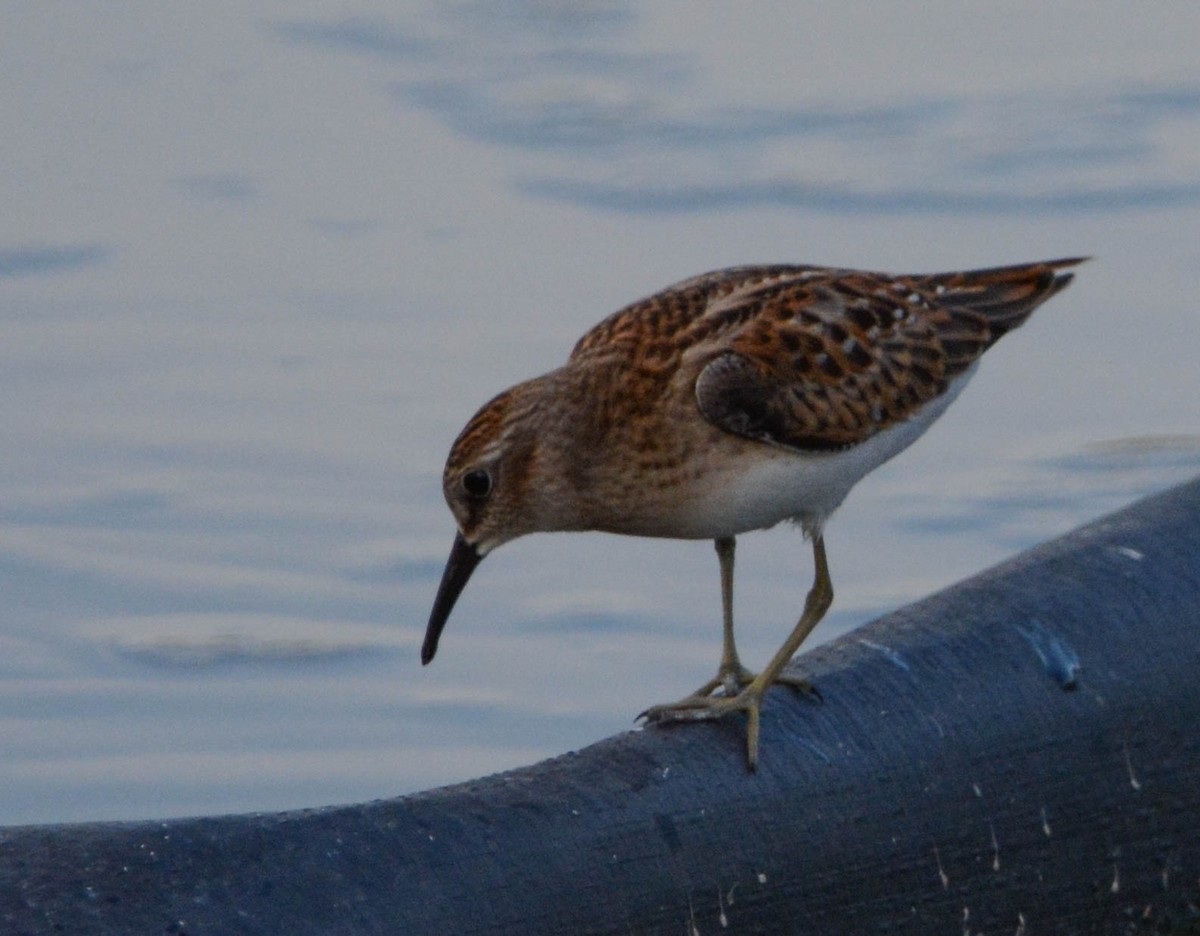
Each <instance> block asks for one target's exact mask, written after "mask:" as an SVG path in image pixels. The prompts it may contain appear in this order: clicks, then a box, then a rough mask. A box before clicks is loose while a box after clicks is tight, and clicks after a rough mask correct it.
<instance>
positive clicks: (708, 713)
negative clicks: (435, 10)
mask: <svg viewBox="0 0 1200 936" xmlns="http://www.w3.org/2000/svg"><path fill="white" fill-rule="evenodd" d="M716 543H717V556H718V557H719V559H720V561H721V597H722V604H723V609H724V613H725V639H724V649H723V651H722V653H721V665H720V667H719V669H718V670H717V675H716V677H715V678H713V679H711V680H709V681H708V682H707V683H705V684H704V685H703V686H701V687H700V689H698V690H697V691H696V692H694V693H692V694H691V695H689V696H687V697H685V698H683V699H680V700H679V701H678V702H672V703H668V704H666V705H655V706H652V707H651V708H649V709H647V710H646V711H645V712H643V713H642V714H641V716H640V717H642V718H645V719H646V721H648V722H663V721H700V720H710V719H714V718H723V717H724V716H726V715H728V714H730V713H731V712H745V713H746V718H747V725H746V760H747V763H748V764H749V766H750V769H751V770H753V769H754V768H755V767H756V766H757V765H758V729H759V708H760V706H761V705H762V699H763V696H764V695H765V694H766V691H767V690H768V689H769V688H770V687H771V686H772V685H774V684H775V683H776V682H783V683H787V684H789V685H792V686H795V687H796V688H799V689H805V690H810V691H811V687H810V686H809V685H808V683H807V682H805V681H804V680H803V679H799V678H796V677H792V676H788V675H785V674H784V673H783V668H784V667H785V666H787V664H788V661H790V660H791V658H792V657H793V656H795V654H796V651H797V650H798V649H799V648H800V645H801V644H802V643H804V640H805V638H807V637H808V635H809V634H810V633H812V629H813V628H814V627H816V626H817V624H818V623H819V622H820V620H821V618H823V617H824V616H825V612H826V611H828V610H829V606H830V605H831V604H832V603H833V582H832V580H831V579H830V577H829V565H828V563H827V562H826V559H825V541H824V539H823V538H822V537H821V536H814V537H813V541H812V543H813V562H814V565H815V573H814V577H813V584H812V588H811V589H809V592H808V597H807V598H806V599H805V601H804V613H803V614H801V615H800V620H799V621H797V622H796V626H795V627H794V628H793V629H792V632H791V634H789V635H788V639H787V640H785V641H784V642H783V646H781V647H780V648H779V649H778V650H777V651H776V652H775V655H774V656H773V657H772V658H771V662H770V663H768V664H767V668H766V669H764V670H763V671H762V672H761V673H759V674H758V675H757V676H755V675H754V674H753V673H751V672H750V671H749V670H747V669H746V668H745V667H743V666H742V664H741V663H740V662H739V661H738V656H737V649H736V647H735V645H734V640H733V548H734V541H733V537H729V538H727V539H719V540H717V541H716ZM718 686H719V687H722V689H723V691H724V693H725V694H724V695H719V696H718V695H713V692H715V691H716V689H717V687H718ZM739 690H740V691H739ZM735 693H736V694H735Z"/></svg>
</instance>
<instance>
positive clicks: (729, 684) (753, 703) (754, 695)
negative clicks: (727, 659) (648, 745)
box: [638, 664, 821, 770]
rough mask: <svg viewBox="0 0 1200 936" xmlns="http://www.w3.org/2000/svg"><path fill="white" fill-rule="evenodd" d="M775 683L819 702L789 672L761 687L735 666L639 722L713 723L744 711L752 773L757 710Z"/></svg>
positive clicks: (755, 763)
mask: <svg viewBox="0 0 1200 936" xmlns="http://www.w3.org/2000/svg"><path fill="white" fill-rule="evenodd" d="M775 683H782V684H784V685H785V686H789V687H790V688H792V689H794V690H796V691H797V692H803V693H805V694H808V695H812V696H813V697H815V698H816V699H817V700H818V701H820V700H821V694H820V692H818V691H817V689H816V687H815V686H813V685H812V683H810V682H809V681H808V680H807V679H803V678H801V677H799V676H794V675H792V674H790V673H780V674H779V676H777V677H776V678H775V680H774V681H773V682H772V683H771V684H764V683H763V682H762V680H761V678H760V677H758V676H756V675H755V674H754V673H752V672H750V671H749V670H748V669H746V668H745V667H743V666H741V665H740V664H739V665H738V666H736V667H728V668H726V667H722V669H721V671H720V672H718V673H717V675H716V676H715V677H714V678H712V679H710V680H709V681H708V682H706V683H705V684H704V685H703V686H701V687H700V688H699V689H697V690H696V691H695V692H693V693H692V694H691V695H688V696H684V697H683V698H682V699H680V700H679V701H678V702H668V703H665V704H663V705H652V706H650V708H648V709H646V711H644V712H642V713H641V714H640V715H639V716H638V719H640V720H644V721H645V722H646V724H648V725H658V724H668V723H679V722H691V721H715V720H717V719H718V718H725V717H726V716H727V715H730V714H732V713H734V712H745V713H746V722H747V724H746V762H747V765H748V766H749V768H750V769H751V770H754V769H755V768H756V767H757V766H758V725H759V710H760V708H761V706H762V699H763V695H764V693H765V692H766V691H767V689H769V688H770V685H774V684H775ZM718 689H719V690H721V693H720V694H719V695H718V694H716V693H717V690H718Z"/></svg>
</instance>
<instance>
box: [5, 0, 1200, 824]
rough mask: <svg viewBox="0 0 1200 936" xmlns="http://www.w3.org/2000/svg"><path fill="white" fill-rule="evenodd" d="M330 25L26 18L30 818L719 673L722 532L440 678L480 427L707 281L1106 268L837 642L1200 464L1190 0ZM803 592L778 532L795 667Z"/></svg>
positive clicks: (950, 462)
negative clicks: (601, 338) (592, 329)
mask: <svg viewBox="0 0 1200 936" xmlns="http://www.w3.org/2000/svg"><path fill="white" fill-rule="evenodd" d="M320 6H321V5H320V4H317V5H306V6H305V9H306V10H308V11H309V13H307V14H306V15H297V14H296V12H295V10H296V9H297V7H296V6H295V5H293V4H288V3H283V2H261V3H257V4H250V5H247V4H244V3H231V2H208V3H182V2H175V3H163V2H161V0H153V2H151V0H142V2H127V3H124V4H121V5H120V7H119V8H115V7H112V6H111V5H108V4H70V5H63V4H44V3H43V4H11V5H9V9H8V10H7V11H6V13H5V17H4V18H5V24H4V29H3V31H2V32H0V108H2V110H0V113H2V114H3V118H4V120H3V123H4V126H5V127H6V128H7V130H6V132H5V133H4V134H3V135H2V136H0V165H3V166H4V167H5V170H4V172H3V173H2V174H0V204H3V205H4V210H3V212H2V213H0V330H2V340H0V355H2V366H0V433H2V434H0V438H2V439H3V445H2V446H0V589H2V592H0V593H2V595H3V601H2V602H0V605H2V608H0V790H3V791H4V794H3V796H2V797H0V823H15V822H45V821H55V820H76V819H91V818H118V817H121V818H124V817H163V816H169V815H181V814H195V813H213V812H228V811H248V810H276V809H282V808H288V807H297V806H314V805H323V804H327V803H334V802H348V801H354V800H360V799H368V798H374V797H383V796H391V795H395V794H399V793H403V792H408V791H412V790H416V789H419V788H423V787H427V786H430V785H434V784H440V783H445V782H449V781H453V780H458V779H464V778H468V777H471V776H475V775H478V774H481V773H486V772H490V771H494V770H497V769H500V768H506V767H511V766H515V765H519V764H523V763H528V762H531V761H533V760H536V759H538V758H541V757H544V756H549V755H552V754H555V753H559V752H562V751H564V750H568V749H570V748H573V747H579V746H582V745H585V744H587V743H589V742H590V741H593V740H596V739H598V738H601V737H604V736H606V735H608V734H611V733H613V732H616V731H620V730H623V729H625V728H627V727H628V726H629V725H630V724H631V720H632V718H633V716H634V714H635V713H636V712H638V711H640V710H641V709H643V708H645V707H646V706H647V705H649V704H652V703H655V702H661V701H665V700H667V699H670V698H674V697H676V696H678V695H681V694H683V693H684V692H685V691H687V690H689V689H691V688H692V687H693V686H694V685H695V684H697V683H699V682H701V681H703V680H704V679H705V678H707V677H708V675H709V674H710V671H711V669H712V668H713V666H714V665H715V663H716V658H717V654H718V650H719V626H718V591H717V575H716V560H715V558H714V557H713V555H712V549H711V546H710V545H708V544H703V543H671V542H655V541H639V540H627V539H618V538H615V537H607V536H601V535H575V536H560V537H552V536H546V537H540V538H539V537H535V538H531V539H528V540H524V541H520V542H518V543H516V544H513V545H510V546H508V547H506V548H505V549H504V550H502V551H500V552H499V553H497V554H496V555H495V556H493V557H492V558H490V559H489V560H488V562H487V563H486V564H484V565H483V566H482V567H481V569H480V571H479V572H478V574H477V575H476V577H475V579H474V581H473V582H472V583H471V586H470V588H469V589H468V591H467V593H466V595H465V596H464V598H463V600H462V601H461V603H460V604H459V607H458V609H457V610H456V612H455V615H454V618H453V619H452V620H451V622H450V626H449V628H448V629H447V632H446V635H445V638H444V639H443V642H442V649H441V652H440V653H439V656H438V659H437V661H436V663H434V664H433V665H432V666H430V667H428V668H425V669H422V667H421V666H420V664H419V662H418V658H417V648H418V646H419V643H420V639H421V635H422V631H423V627H424V622H425V617H426V615H427V613H428V608H429V604H430V601H431V599H432V595H433V591H434V589H435V587H436V583H437V578H438V576H439V574H440V571H441V564H442V562H443V560H444V558H445V554H446V551H447V550H448V548H449V545H450V540H451V537H452V533H453V528H452V525H451V520H450V516H449V513H448V512H447V510H446V509H445V506H444V505H443V503H442V501H441V491H440V472H441V464H442V460H443V458H444V456H445V452H446V450H447V448H448V446H449V443H450V442H451V440H452V439H453V437H454V436H455V434H456V433H457V432H458V430H459V428H460V426H461V424H462V423H463V421H465V419H466V418H467V417H468V416H469V415H470V414H471V412H473V411H474V409H475V407H476V406H477V405H478V404H480V403H481V402H482V401H483V400H485V399H486V398H488V397H489V396H491V395H492V394H493V393H495V392H496V391H498V390H500V389H501V388H503V387H504V386H507V385H508V384H510V383H512V382H514V381H516V380H518V379H521V378H524V377H528V376H531V375H533V374H536V373H539V372H541V371H544V370H546V369H548V368H550V367H551V366H554V365H556V364H557V363H559V362H560V361H561V360H562V359H563V358H564V357H565V355H566V353H567V352H568V350H569V348H570V346H571V344H572V342H573V341H574V339H575V338H576V337H577V336H578V335H579V334H580V333H581V332H582V331H583V330H584V329H585V328H586V327H588V326H589V325H590V324H592V323H593V322H594V321H596V320H597V319H599V318H600V317H602V316H603V315H605V314H607V313H608V312H610V311H612V310H613V309H615V308H617V307H618V306H620V305H623V304H625V303H626V302H628V301H630V300H633V299H635V298H638V297H639V296H642V295H644V294H646V293H649V292H651V291H653V290H655V289H657V288H659V287H661V286H663V285H665V284H667V283H669V282H672V281H674V280H676V279H679V278H681V277H684V276H687V275H690V274H693V273H697V272H700V271H703V270H706V269H710V268H714V267H719V266H726V265H731V264H735V263H744V262H751V261H797V262H820V263H830V264H838V265H847V266H866V267H873V268H878V269H889V270H898V271H909V270H913V271H916V270H932V269H941V268H953V267H959V266H969V265H987V264H995V263H1002V262H1015V261H1021V260H1032V259H1041V258H1045V257H1055V256H1061V255H1070V254H1077V253H1089V254H1093V255H1095V257H1096V258H1097V259H1096V260H1095V262H1093V263H1092V264H1090V265H1089V266H1087V267H1086V268H1084V269H1083V270H1082V271H1081V273H1080V276H1079V278H1078V280H1077V282H1076V284H1075V285H1074V286H1072V287H1071V289H1070V290H1069V291H1068V292H1067V293H1065V294H1064V295H1063V296H1061V297H1059V298H1057V299H1056V300H1055V301H1054V302H1053V303H1051V304H1050V305H1049V306H1047V307H1046V308H1045V309H1043V310H1042V311H1041V312H1039V313H1038V315H1037V316H1036V317H1035V319H1034V320H1033V321H1032V322H1031V323H1030V324H1029V325H1028V326H1027V327H1026V328H1025V329H1024V330H1022V331H1021V332H1019V333H1017V334H1015V335H1013V336H1012V337H1010V338H1008V339H1006V340H1005V341H1004V342H1003V343H1002V344H1001V345H1000V346H999V347H998V348H996V349H995V350H994V351H993V352H992V353H991V354H990V355H989V357H988V360H987V361H986V363H985V365H984V367H983V368H982V370H981V372H980V374H979V376H978V377H977V378H976V379H975V381H974V382H973V384H972V386H971V387H970V388H968V390H967V391H966V392H965V394H964V395H963V397H962V398H961V399H960V400H959V401H958V402H957V403H956V404H955V406H954V407H953V408H952V409H951V410H950V412H949V413H948V415H947V416H946V417H944V418H943V419H942V421H941V422H940V423H939V424H938V425H937V426H936V427H935V428H934V429H933V430H932V431H931V432H930V433H929V434H928V435H927V436H926V437H925V438H924V439H923V440H922V441H921V442H920V443H918V445H917V446H916V447H914V449H912V450H911V451H910V452H908V453H906V454H905V455H904V456H903V457H902V458H900V459H899V460H897V461H896V462H894V463H892V464H891V465H888V466H886V467H885V468H884V469H882V470H880V471H878V472H877V473H876V474H875V475H873V476H872V477H871V478H869V479H868V480H867V481H865V482H863V483H862V484H861V485H860V487H859V488H858V489H857V491H856V492H855V494H854V495H852V496H851V498H850V500H849V501H848V503H847V505H846V507H845V508H844V509H843V511H842V512H841V513H840V514H839V516H838V517H837V518H836V519H835V521H834V523H833V524H832V525H831V528H830V530H829V548H830V561H831V564H832V568H833V575H834V581H835V583H836V585H837V590H838V598H837V603H836V605H835V609H834V612H833V613H831V615H830V617H829V619H828V621H827V622H826V623H825V624H824V625H823V626H822V628H821V630H820V631H819V632H818V635H819V637H821V638H823V639H828V638H830V637H833V636H836V635H838V634H839V633H843V632H845V631H846V630H847V629H849V628H851V627H854V626H855V625H857V624H859V623H861V622H863V621H865V620H868V619H870V618H871V617H873V616H875V615H877V614H879V613H881V612H883V611H886V610H887V609H890V608H892V607H895V606H896V605H898V604H901V603H903V602H906V601H908V600H911V599H914V598H916V597H919V596H921V595H923V594H925V593H927V592H929V591H930V590H932V589H935V588H938V587H941V586H943V585H946V584H948V583H951V582H953V581H955V580H957V579H959V578H961V577H963V576H966V575H968V574H970V573H972V572H975V571H978V570H979V569H981V568H984V567H986V566H988V565H990V564H992V563H994V562H996V561H998V560H1000V559H1003V558H1004V557H1006V556H1008V555H1011V554H1012V553H1013V552H1015V551H1017V550H1020V549H1022V548H1024V547H1026V546H1029V545H1031V544H1033V543H1036V542H1039V541H1041V540H1043V539H1046V538H1048V537H1051V536H1054V535H1056V534H1058V533H1061V532H1063V531H1066V530H1068V529H1070V528H1072V527H1074V526H1076V525H1078V524H1079V523H1081V522H1083V521H1085V520H1088V519H1090V518H1092V517H1095V516H1097V515H1099V514H1101V513H1104V512H1106V511H1109V510H1111V509H1114V508H1116V507H1119V506H1121V505H1123V504H1125V503H1127V502H1128V501H1130V500H1132V499H1134V498H1136V497H1138V496H1140V495H1142V494H1144V493H1147V492H1150V491H1154V490H1157V489H1160V488H1162V487H1165V486H1167V485H1169V484H1171V483H1173V482H1176V481H1180V480H1183V479H1185V478H1187V477H1190V476H1193V475H1194V474H1196V473H1197V472H1200V440H1198V437H1197V435H1196V433H1200V393H1198V383H1200V379H1198V368H1197V352H1198V351H1200V310H1198V308H1197V305H1198V303H1197V299H1196V294H1197V282H1198V281H1197V272H1198V271H1200V69H1198V68H1197V65H1196V58H1195V40H1196V38H1197V36H1200V6H1197V5H1196V4H1195V3H1194V2H1191V0H1187V2H1177V3H1168V2H1163V3H1158V4H1154V5H1153V6H1150V7H1146V6H1141V5H1134V4H1128V3H1116V2H1114V3H1089V4H1079V3H1066V2H1050V3H1044V2H1042V3H1033V2H1025V0H1014V2H1010V3H1000V4H990V5H987V6H986V7H982V6H981V7H979V8H972V11H971V12H969V13H964V12H963V7H962V6H961V5H959V4H950V3H922V4H892V5H887V6H886V7H884V6H883V5H878V4H874V3H871V4H868V3H854V2H851V3H844V4H840V5H837V6H836V7H834V6H832V5H824V6H820V7H817V6H812V5H807V4H790V5H785V4H781V3H768V2H743V3H739V4H737V5H731V4H725V3H715V2H713V3H697V2H696V0H686V2H683V0H680V2H676V3H654V4H650V3H640V4H639V3H626V2H618V0H609V2H606V0H595V2H588V3H581V2H578V0H561V2H556V0H541V2H533V0H530V2H514V3H508V4H490V3H486V2H483V0H479V2H464V3H438V4H435V3H429V4H425V3H418V2H395V0H389V2H386V3H385V2H372V0H368V2H362V3H355V4H351V5H345V6H339V5H335V4H328V5H326V6H327V7H328V9H329V10H330V11H331V12H330V13H329V14H328V15H320V14H319V13H314V12H312V11H314V10H318V9H319V8H320ZM347 9H348V10H350V11H351V12H349V13H347V12H344V11H345V10H347ZM339 11H341V12H339ZM809 563H810V560H809V553H808V550H807V547H805V546H804V545H803V544H802V542H801V540H800V537H799V534H798V533H796V532H795V531H794V530H791V529H787V528H781V529H777V530H774V531H771V532H769V533H761V534H756V535H753V536H748V537H745V538H744V539H743V541H742V548H741V551H740V553H739V577H738V599H739V605H738V608H739V615H740V621H741V635H742V642H743V645H744V649H745V652H746V655H747V657H749V658H750V659H751V660H752V661H757V660H761V659H763V658H765V656H766V655H767V654H768V653H770V652H771V651H772V650H773V649H774V647H775V645H776V644H777V643H778V641H780V640H781V639H782V637H783V635H784V634H785V632H786V630H787V629H788V628H789V627H790V625H791V622H792V620H793V619H794V616H795V614H796V613H797V611H798V608H799V605H800V603H801V601H802V596H803V592H804V590H805V588H806V587H807V584H808V582H809V578H810V575H811V569H810V564H809Z"/></svg>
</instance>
